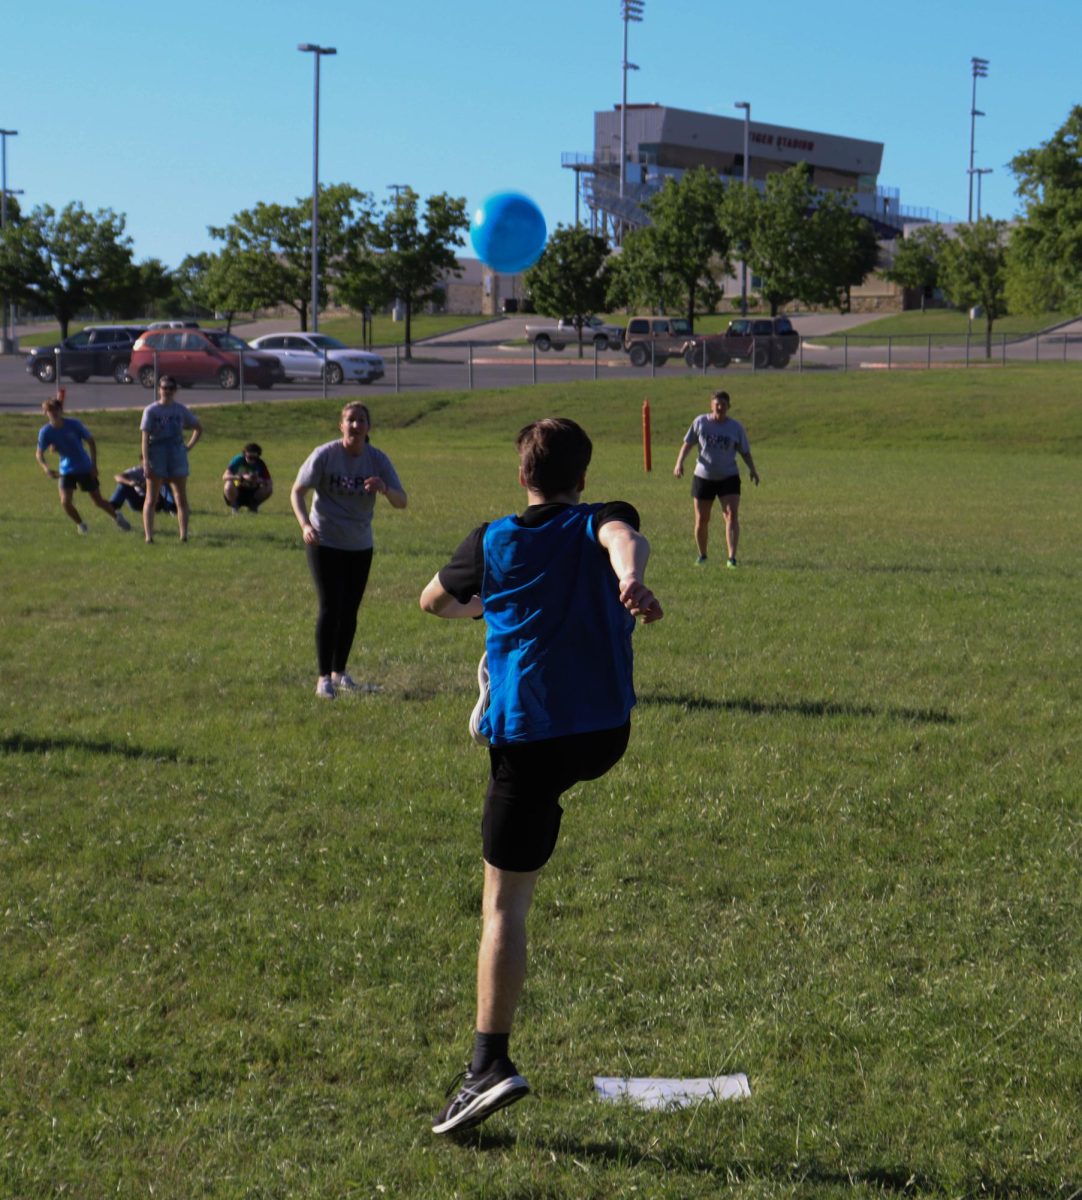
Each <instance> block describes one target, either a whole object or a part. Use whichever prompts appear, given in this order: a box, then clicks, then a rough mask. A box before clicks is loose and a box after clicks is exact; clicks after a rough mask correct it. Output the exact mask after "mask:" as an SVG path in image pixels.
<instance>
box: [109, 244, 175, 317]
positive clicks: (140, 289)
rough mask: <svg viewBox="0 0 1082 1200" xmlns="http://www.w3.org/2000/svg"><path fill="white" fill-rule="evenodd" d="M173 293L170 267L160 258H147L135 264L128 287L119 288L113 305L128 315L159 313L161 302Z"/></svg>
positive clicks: (118, 310) (119, 311)
mask: <svg viewBox="0 0 1082 1200" xmlns="http://www.w3.org/2000/svg"><path fill="white" fill-rule="evenodd" d="M172 293H173V277H172V274H171V272H170V270H169V268H168V267H167V266H166V265H165V264H164V263H163V262H162V261H161V259H158V258H147V259H144V260H143V261H142V262H141V263H137V264H135V266H134V267H133V269H132V271H131V273H130V276H129V278H128V283H127V287H126V288H124V289H118V291H117V294H116V295H115V296H114V298H113V307H114V309H115V310H116V311H117V312H118V313H123V314H124V315H126V316H137V315H146V314H149V313H154V314H155V315H157V314H158V310H159V306H160V305H161V303H162V302H163V301H165V300H167V299H168V297H169V296H170V295H172Z"/></svg>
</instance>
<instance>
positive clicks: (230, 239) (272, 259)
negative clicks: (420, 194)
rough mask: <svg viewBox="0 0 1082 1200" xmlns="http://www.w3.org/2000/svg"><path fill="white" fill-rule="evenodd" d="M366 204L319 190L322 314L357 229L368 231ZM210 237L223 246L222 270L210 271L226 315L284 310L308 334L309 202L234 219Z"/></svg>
mask: <svg viewBox="0 0 1082 1200" xmlns="http://www.w3.org/2000/svg"><path fill="white" fill-rule="evenodd" d="M370 214H371V198H370V197H369V196H368V195H367V193H365V192H359V191H357V189H356V188H353V187H350V185H349V184H345V183H335V184H323V185H320V189H319V264H320V279H319V295H318V304H319V306H320V308H323V307H324V306H325V305H326V303H327V298H328V295H329V289H328V284H329V282H330V280H331V279H333V277H334V275H335V273H336V271H337V270H338V266H339V264H340V263H341V262H342V260H343V257H344V255H345V253H346V250H347V247H348V245H349V243H350V241H351V239H352V238H353V237H354V236H355V231H356V228H357V227H358V226H362V227H363V226H365V225H367V223H368V221H369V220H370ZM209 233H210V235H211V237H213V238H216V239H217V240H219V241H221V242H224V243H225V244H224V246H223V247H222V250H221V254H220V258H221V265H220V266H219V267H217V268H214V270H213V271H212V274H213V275H214V277H215V279H216V281H217V286H219V287H220V288H222V289H225V291H226V292H227V294H228V296H229V297H230V299H231V300H233V301H236V300H243V301H244V303H243V304H236V305H235V306H234V305H233V304H228V305H226V306H225V307H226V308H227V310H228V311H242V310H244V309H247V308H263V307H271V306H274V305H278V304H288V305H289V306H290V307H291V308H293V309H295V310H296V312H297V316H298V318H299V320H300V326H301V329H307V328H308V320H309V316H310V313H309V311H308V310H309V307H310V304H311V295H312V202H311V198H305V197H301V198H300V199H298V200H297V201H296V203H294V204H289V205H287V204H265V203H262V202H260V203H259V204H257V205H256V206H255V208H251V209H245V210H244V211H243V212H239V213H237V214H236V215H235V216H234V217H233V220H232V221H231V222H230V223H229V224H228V225H222V226H213V225H212V226H210V227H209Z"/></svg>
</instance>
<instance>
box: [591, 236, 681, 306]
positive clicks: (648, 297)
mask: <svg viewBox="0 0 1082 1200" xmlns="http://www.w3.org/2000/svg"><path fill="white" fill-rule="evenodd" d="M606 278H607V280H608V287H607V295H606V307H607V308H609V309H615V308H625V309H627V310H628V311H629V312H634V311H636V310H637V309H644V308H645V309H650V310H651V311H657V312H669V311H670V310H672V309H675V308H679V307H680V305H681V303H682V302H683V299H684V296H683V287H682V285H681V284H680V281H679V280H677V279H676V278H675V277H674V276H673V275H671V274H670V273H669V272H668V271H666V269H665V264H664V263H663V262H662V260H661V257H660V255H659V254H658V250H657V234H656V233H655V231H654V228H653V226H650V225H648V226H646V227H645V228H644V229H633V230H631V232H630V233H628V234H626V235H625V237H624V240H623V244H622V245H621V246H620V249H619V250H618V251H616V253H614V254H612V255H611V256H610V257H609V260H608V269H607V271H606Z"/></svg>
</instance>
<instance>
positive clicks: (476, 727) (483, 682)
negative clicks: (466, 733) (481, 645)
mask: <svg viewBox="0 0 1082 1200" xmlns="http://www.w3.org/2000/svg"><path fill="white" fill-rule="evenodd" d="M477 688H478V691H479V692H480V693H481V694H480V695H479V696H478V697H477V703H476V704H475V705H474V706H473V712H471V713H470V737H471V738H473V740H474V741H475V742H476V743H477V744H478V746H487V745H488V744H489V741H488V738H487V737H485V735H484V734H483V733H482V732H481V718H482V717H483V716H484V715H485V713H486V712H487V711H488V651H487V650H486V651H485V652H484V654H482V655H481V661H480V662H479V663H478V664H477Z"/></svg>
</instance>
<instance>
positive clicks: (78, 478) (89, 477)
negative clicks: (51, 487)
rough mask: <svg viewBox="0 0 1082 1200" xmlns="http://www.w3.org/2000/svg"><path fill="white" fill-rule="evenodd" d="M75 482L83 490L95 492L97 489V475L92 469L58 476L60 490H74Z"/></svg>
mask: <svg viewBox="0 0 1082 1200" xmlns="http://www.w3.org/2000/svg"><path fill="white" fill-rule="evenodd" d="M76 484H78V485H79V487H80V488H82V490H83V491H84V492H96V491H97V490H98V477H97V475H95V474H94V472H93V471H80V472H79V473H78V474H73V475H61V476H60V490H61V491H62V492H74V491H75V485H76Z"/></svg>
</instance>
